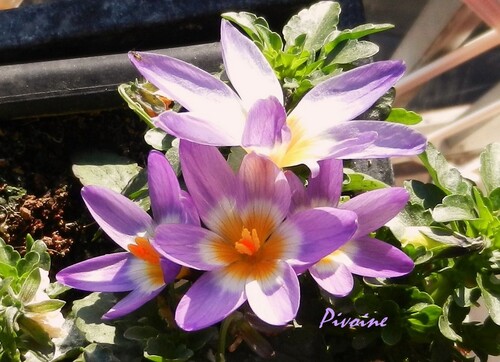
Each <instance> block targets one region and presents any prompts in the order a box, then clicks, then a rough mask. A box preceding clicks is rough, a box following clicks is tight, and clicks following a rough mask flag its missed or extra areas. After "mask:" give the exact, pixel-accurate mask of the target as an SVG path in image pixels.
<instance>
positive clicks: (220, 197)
mask: <svg viewBox="0 0 500 362" xmlns="http://www.w3.org/2000/svg"><path fill="white" fill-rule="evenodd" d="M179 148H180V149H179V153H180V159H181V167H182V174H183V176H184V180H185V182H186V185H187V187H188V190H189V194H190V195H191V197H192V198H193V201H194V203H195V205H196V208H197V209H198V212H199V213H200V217H201V219H202V220H203V221H204V222H205V223H206V224H207V227H209V228H210V229H212V230H217V229H216V228H215V227H213V226H212V224H213V223H214V221H211V220H210V219H209V218H210V216H211V213H213V211H214V210H219V209H220V208H221V207H224V205H222V203H223V202H224V200H227V204H228V210H224V211H226V212H227V213H228V214H229V213H231V212H232V208H233V207H234V204H235V203H236V199H237V194H235V193H236V190H237V181H236V175H235V174H234V173H233V171H232V170H231V168H230V167H229V165H228V163H227V162H226V160H225V159H224V157H222V155H221V153H220V152H219V150H218V149H217V148H215V147H209V146H203V145H198V144H195V143H191V142H187V141H183V140H181V142H180V146H179Z"/></svg>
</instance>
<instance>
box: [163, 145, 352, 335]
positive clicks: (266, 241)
mask: <svg viewBox="0 0 500 362" xmlns="http://www.w3.org/2000/svg"><path fill="white" fill-rule="evenodd" d="M180 158H181V166H182V171H183V175H184V179H185V181H186V185H187V187H188V190H189V193H190V194H191V196H192V198H193V202H194V204H195V205H196V207H197V209H198V211H199V214H200V218H201V220H202V221H203V224H204V225H205V226H206V228H202V227H200V226H197V225H181V224H177V225H174V224H170V225H160V226H159V227H158V229H157V231H156V237H155V239H154V245H155V246H156V247H157V250H158V251H159V252H160V253H161V254H162V255H164V256H165V257H167V258H169V259H171V260H172V261H174V262H175V263H178V264H181V265H184V266H187V267H190V268H194V269H198V270H204V271H206V273H204V274H202V276H201V277H200V278H199V279H198V280H196V282H195V283H194V284H193V285H192V286H191V288H190V289H189V290H188V291H187V292H186V294H185V295H184V296H183V297H182V299H181V300H180V302H179V304H178V307H177V310H176V315H175V319H176V322H177V323H178V325H179V326H180V327H181V328H183V329H185V330H188V331H190V330H198V329H201V328H205V327H207V326H210V325H212V324H215V323H217V322H219V321H221V320H222V319H224V318H225V317H226V316H228V315H229V314H230V313H231V312H233V311H234V310H236V309H237V308H238V307H239V306H241V305H242V304H243V303H244V302H245V301H246V300H248V303H249V305H250V307H251V309H252V310H253V311H254V312H255V314H256V315H257V316H258V317H259V318H260V319H262V320H263V321H265V322H267V323H269V324H273V325H283V324H286V323H287V322H289V321H290V320H292V319H293V318H294V317H295V315H296V313H297V309H298V307H299V301H300V293H299V281H298V278H297V275H296V272H295V270H294V268H295V267H300V266H302V265H309V264H311V263H314V262H316V261H318V260H320V259H321V258H322V257H324V256H326V255H328V254H330V253H331V252H332V251H334V250H335V249H337V248H338V247H339V246H341V245H342V244H343V243H345V242H346V241H347V240H349V238H350V237H351V236H352V235H353V233H354V231H355V230H356V214H355V213H354V212H352V211H348V210H339V209H334V208H329V207H319V208H310V209H306V210H303V211H300V212H297V213H295V214H294V215H292V216H290V217H286V215H287V213H288V210H289V207H290V202H291V194H290V187H289V185H288V182H287V180H286V178H285V176H284V173H283V171H281V169H279V168H278V167H277V166H276V165H275V164H274V163H273V162H271V161H270V160H268V159H267V158H265V157H261V156H259V155H257V154H255V153H251V154H248V155H246V156H245V157H244V159H243V161H242V164H241V166H240V169H239V171H238V173H237V174H235V173H234V172H233V171H232V170H231V168H230V167H229V165H228V163H227V162H226V161H225V159H224V158H223V157H222V155H221V154H220V152H219V151H218V150H217V148H215V147H211V146H205V145H199V144H194V143H191V142H189V141H181V143H180Z"/></svg>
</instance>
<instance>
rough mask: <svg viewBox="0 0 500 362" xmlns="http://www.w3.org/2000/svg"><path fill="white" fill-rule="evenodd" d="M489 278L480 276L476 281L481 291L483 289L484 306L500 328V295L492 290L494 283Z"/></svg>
mask: <svg viewBox="0 0 500 362" xmlns="http://www.w3.org/2000/svg"><path fill="white" fill-rule="evenodd" d="M489 278H490V277H489V276H487V275H484V274H478V275H477V277H476V281H477V285H478V287H479V289H481V294H482V296H483V299H484V304H485V306H486V308H487V309H488V313H489V315H490V317H491V319H492V320H493V322H495V324H497V325H499V326H500V293H498V292H497V291H493V290H492V289H493V288H492V282H491V281H490V280H489ZM491 278H494V276H491Z"/></svg>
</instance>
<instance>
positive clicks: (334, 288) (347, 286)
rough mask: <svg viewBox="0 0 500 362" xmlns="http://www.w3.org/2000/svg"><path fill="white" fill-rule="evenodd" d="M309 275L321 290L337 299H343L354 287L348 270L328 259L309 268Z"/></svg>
mask: <svg viewBox="0 0 500 362" xmlns="http://www.w3.org/2000/svg"><path fill="white" fill-rule="evenodd" d="M309 273H310V274H311V276H312V277H313V278H314V280H315V281H316V283H318V285H319V286H320V287H321V288H323V289H324V290H326V291H327V292H328V293H330V294H333V295H335V296H337V297H345V296H346V295H348V294H349V293H350V292H351V291H352V288H353V287H354V278H353V277H352V273H351V272H350V271H349V269H347V267H346V266H345V265H344V264H339V263H336V262H334V261H333V260H329V258H328V257H326V258H325V259H322V260H320V261H319V262H318V263H317V264H315V265H314V266H312V267H310V268H309Z"/></svg>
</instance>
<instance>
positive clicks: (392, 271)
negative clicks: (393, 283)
mask: <svg viewBox="0 0 500 362" xmlns="http://www.w3.org/2000/svg"><path fill="white" fill-rule="evenodd" d="M338 253H339V254H340V253H342V254H343V258H342V260H344V264H345V266H346V267H347V268H348V269H349V270H350V271H351V273H353V274H356V275H361V276H365V277H373V278H390V277H397V276H401V275H405V274H408V273H409V272H411V271H412V270H413V267H414V264H413V261H412V260H411V259H410V258H409V257H408V256H407V255H406V254H405V253H403V252H402V251H401V250H399V249H398V248H395V247H394V246H392V245H389V244H387V243H384V242H383V241H380V240H377V239H372V238H369V237H362V238H357V239H354V240H351V241H349V242H348V243H347V244H345V245H344V246H342V248H341V250H339V251H338ZM340 260H341V259H339V260H338V261H340Z"/></svg>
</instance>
